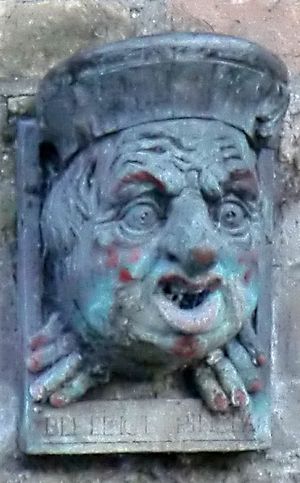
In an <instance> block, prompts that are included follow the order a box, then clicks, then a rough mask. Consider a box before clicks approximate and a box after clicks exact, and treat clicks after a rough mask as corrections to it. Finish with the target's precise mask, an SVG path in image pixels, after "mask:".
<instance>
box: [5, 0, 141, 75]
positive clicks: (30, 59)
mask: <svg viewBox="0 0 300 483" xmlns="http://www.w3.org/2000/svg"><path fill="white" fill-rule="evenodd" d="M0 31H1V38H0V77H6V78H7V77H14V78H15V77H19V76H21V77H26V76H31V77H32V76H40V75H42V74H44V73H45V72H46V71H47V70H48V69H49V67H51V66H52V65H54V64H55V63H56V62H57V61H59V60H60V59H63V58H64V57H68V56H69V55H70V54H72V53H73V52H75V51H76V50H78V49H79V48H81V47H84V46H86V45H88V44H91V43H92V42H95V41H97V42H102V43H104V42H109V41H114V40H120V39H123V38H125V37H128V36H130V35H133V26H132V24H131V20H130V15H129V8H126V7H125V6H124V5H123V4H121V3H120V2H119V1H118V0H111V1H110V2H106V1H105V0H89V1H88V2H86V1H84V0H44V1H36V2H33V1H31V2H15V1H12V0H3V1H1V2H0Z"/></svg>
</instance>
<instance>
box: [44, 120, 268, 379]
mask: <svg viewBox="0 0 300 483" xmlns="http://www.w3.org/2000/svg"><path fill="white" fill-rule="evenodd" d="M258 199H259V186H258V181H257V175H256V156H255V153H254V151H252V150H251V148H250V147H249V145H248V143H247V139H246V136H245V135H244V134H243V133H242V132H240V131H238V130H237V129H234V128H232V127H230V126H228V125H225V124H223V123H220V122H217V121H211V120H209V121H208V120H192V119H191V120H186V119H185V120H173V121H163V122H156V123H149V124H144V125H141V126H138V127H133V128H130V129H127V130H125V131H122V132H121V133H118V134H114V135H111V136H107V137H106V138H103V139H102V140H100V141H98V142H97V143H95V144H94V145H93V146H90V147H89V148H88V149H87V150H86V151H84V152H82V153H81V154H79V155H78V156H77V157H76V158H75V159H74V160H73V161H72V164H71V165H70V167H69V168H67V170H66V171H65V172H64V173H63V175H62V176H61V177H60V178H59V179H58V180H55V182H54V183H53V187H52V188H51V190H50V192H49V195H48V197H47V199H46V202H45V205H44V210H43V217H42V228H43V236H44V241H45V244H46V247H47V248H48V250H49V253H50V257H52V264H53V266H54V275H55V276H54V286H55V292H56V300H57V303H58V305H59V308H60V310H63V311H64V313H65V317H66V318H67V320H68V321H69V323H70V324H71V325H72V327H73V328H75V329H76V331H77V332H78V333H79V334H81V336H82V338H83V340H84V342H85V343H87V344H89V345H90V347H92V348H93V349H94V351H95V352H96V353H97V354H98V357H99V358H101V357H102V358H103V359H109V360H110V361H111V364H112V365H115V366H116V367H117V368H119V369H120V368H121V369H125V370H126V367H127V365H126V363H127V362H128V364H129V361H132V362H133V363H135V362H137V361H138V362H141V363H143V364H145V365H147V364H148V365H150V366H151V365H152V366H157V365H158V364H168V365H172V366H178V365H185V364H186V363H190V362H192V361H194V360H199V359H202V358H203V357H206V356H207V355H208V353H209V352H210V351H212V350H214V349H216V348H218V347H222V346H223V345H224V344H225V343H226V342H227V341H229V340H230V339H232V338H233V337H234V336H235V335H236V334H237V333H238V332H239V330H240V328H241V326H242V324H244V323H245V322H247V321H249V319H251V317H253V314H254V311H255V308H256V305H257V294H258V285H257V284H258V273H257V272H258V263H257V262H258V248H259V245H260V235H261V221H260V210H259V206H258V201H259V200H258Z"/></svg>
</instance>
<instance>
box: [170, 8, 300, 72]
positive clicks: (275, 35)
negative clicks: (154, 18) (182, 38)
mask: <svg viewBox="0 0 300 483" xmlns="http://www.w3.org/2000/svg"><path fill="white" fill-rule="evenodd" d="M167 1H168V15H169V19H170V22H171V25H172V29H174V30H192V31H204V32H218V33H225V34H231V35H238V36H241V37H246V38H248V39H249V40H254V41H256V42H259V43H261V44H262V45H264V46H265V47H268V48H269V49H271V50H272V51H273V52H274V53H275V54H278V55H280V56H281V57H282V59H283V60H284V61H285V62H286V63H287V65H288V66H289V68H290V69H291V71H293V72H296V71H297V70H299V68H300V58H299V42H300V41H299V28H300V3H299V2H297V1H294V0H284V1H278V0H211V1H209V2H208V1H207V0H167Z"/></svg>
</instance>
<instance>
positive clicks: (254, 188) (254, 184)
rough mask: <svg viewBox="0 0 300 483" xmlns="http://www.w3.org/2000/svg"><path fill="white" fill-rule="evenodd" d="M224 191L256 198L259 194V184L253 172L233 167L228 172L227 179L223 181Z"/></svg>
mask: <svg viewBox="0 0 300 483" xmlns="http://www.w3.org/2000/svg"><path fill="white" fill-rule="evenodd" d="M224 189H225V191H233V192H234V193H236V194H238V195H242V196H246V197H248V198H250V199H257V198H258V196H259V184H258V179H257V176H256V174H255V172H253V171H252V170H250V169H235V170H234V171H232V172H231V173H230V174H229V179H228V180H227V181H226V182H225V183H224Z"/></svg>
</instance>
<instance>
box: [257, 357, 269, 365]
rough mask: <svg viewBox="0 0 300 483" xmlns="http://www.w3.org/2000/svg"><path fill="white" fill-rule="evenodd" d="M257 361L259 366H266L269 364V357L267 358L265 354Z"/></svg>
mask: <svg viewBox="0 0 300 483" xmlns="http://www.w3.org/2000/svg"><path fill="white" fill-rule="evenodd" d="M256 360H257V364H258V365H259V366H264V365H265V364H266V363H267V357H266V356H265V354H259V355H258V356H257V358H256Z"/></svg>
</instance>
